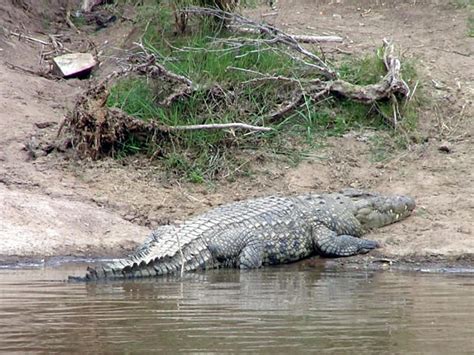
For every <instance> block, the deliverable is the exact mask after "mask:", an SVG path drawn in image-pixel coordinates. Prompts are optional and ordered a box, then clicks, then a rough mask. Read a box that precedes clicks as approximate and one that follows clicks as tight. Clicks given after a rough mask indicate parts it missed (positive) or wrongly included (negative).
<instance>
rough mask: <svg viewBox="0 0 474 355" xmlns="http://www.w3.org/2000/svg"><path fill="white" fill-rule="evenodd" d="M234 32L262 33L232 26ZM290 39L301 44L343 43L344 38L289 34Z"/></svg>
mask: <svg viewBox="0 0 474 355" xmlns="http://www.w3.org/2000/svg"><path fill="white" fill-rule="evenodd" d="M231 28H232V29H233V30H234V31H237V32H242V33H250V34H261V31H259V30H257V29H255V28H248V27H241V26H235V25H234V26H231ZM288 36H289V37H291V38H293V39H294V40H295V41H297V42H300V43H341V42H342V41H343V38H342V37H339V36H314V35H292V34H288Z"/></svg>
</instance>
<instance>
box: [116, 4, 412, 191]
mask: <svg viewBox="0 0 474 355" xmlns="http://www.w3.org/2000/svg"><path fill="white" fill-rule="evenodd" d="M139 13H140V16H139V18H140V21H141V22H142V23H144V24H146V26H145V25H144V28H146V30H145V32H144V34H143V42H144V44H145V46H146V47H147V48H148V50H149V51H150V52H152V53H154V54H155V55H156V57H157V58H159V62H160V63H161V64H163V65H164V66H165V67H166V68H167V69H169V70H170V71H172V72H174V73H177V74H180V75H184V76H186V77H188V78H189V79H191V80H192V81H193V83H194V85H195V87H198V88H200V89H201V90H197V91H196V92H195V93H194V94H192V95H191V97H187V98H186V99H184V100H177V101H175V102H173V103H172V104H171V105H170V107H164V106H163V105H161V104H160V102H162V100H163V99H165V98H166V97H168V96H169V95H170V94H171V93H173V89H174V88H173V86H172V85H170V84H169V83H168V82H166V81H164V80H153V81H151V80H145V79H144V78H140V77H135V78H127V79H123V80H121V81H119V82H117V83H116V84H115V85H114V86H113V87H112V88H111V90H110V95H109V98H108V102H107V103H108V106H109V107H118V108H121V109H122V110H124V111H125V112H127V113H128V114H131V115H133V116H135V117H138V118H140V119H143V120H145V121H149V120H154V121H156V122H158V123H161V124H165V125H170V126H174V125H192V124H202V123H226V122H244V123H249V124H255V125H259V124H261V123H262V121H261V120H262V117H264V116H266V115H267V114H269V113H270V112H273V111H274V110H275V109H276V108H277V107H279V106H281V105H284V104H285V103H287V102H288V101H289V100H290V99H291V97H292V95H293V92H294V90H295V86H294V84H288V83H284V82H281V81H267V82H257V83H255V82H254V83H245V81H247V80H249V79H252V78H255V77H256V76H255V75H251V74H249V73H246V72H242V71H238V70H229V67H238V68H244V69H246V70H252V71H257V72H260V73H267V74H270V75H283V76H291V77H300V78H310V77H311V78H314V74H313V73H308V70H307V69H306V68H305V67H302V66H301V65H300V64H299V63H296V62H295V61H294V60H292V59H291V58H289V57H288V56H286V55H285V54H284V53H282V52H279V51H274V50H269V49H267V48H259V49H260V50H259V51H257V50H256V49H257V48H255V47H254V46H252V45H245V46H240V47H238V48H234V47H231V46H229V45H228V44H224V43H222V41H221V42H219V41H218V40H219V39H226V38H228V37H229V33H227V32H226V31H225V30H224V29H222V28H219V27H218V26H216V25H215V23H212V21H209V20H208V21H204V22H202V21H201V22H192V21H190V22H189V23H188V29H187V31H186V32H185V33H183V34H176V33H174V32H175V29H174V26H173V17H172V16H171V12H170V9H169V8H168V7H160V6H156V5H153V6H151V5H148V6H143V7H139ZM262 49H263V50H262ZM336 69H337V71H338V73H339V75H340V77H341V78H342V79H344V80H347V81H349V82H351V83H354V84H359V85H366V84H372V83H376V82H378V81H379V80H380V79H381V77H383V76H384V75H385V68H384V65H383V62H382V60H381V53H380V50H378V51H377V52H376V53H374V54H372V55H369V56H366V57H364V58H353V57H347V58H346V59H345V60H342V61H341V62H339V63H337V64H336ZM402 75H403V77H404V79H405V80H406V81H407V83H408V84H409V85H410V86H411V87H413V86H414V85H415V83H416V82H417V80H418V78H417V77H416V70H415V67H414V65H413V63H412V62H406V61H402ZM211 88H214V89H213V90H210V89H211ZM221 89H222V90H221ZM420 90H421V85H418V89H417V94H416V95H415V96H414V97H413V98H412V99H411V100H410V102H409V103H408V104H406V105H402V106H403V107H401V108H400V110H401V111H402V113H403V116H404V119H403V124H404V127H405V128H406V129H413V128H414V127H415V126H416V113H417V110H418V107H419V106H420V104H421V101H420V100H419V99H418V98H419V97H420V95H419V93H420ZM380 112H382V113H384V114H385V115H388V116H390V115H391V114H392V106H391V104H390V103H389V102H386V103H384V102H382V103H378V104H377V105H364V104H361V103H357V102H353V101H349V100H344V99H338V98H334V97H330V98H326V99H324V100H321V101H320V102H317V103H315V102H312V101H311V100H310V99H309V98H308V99H306V100H305V103H304V105H302V106H301V107H300V108H299V109H298V110H297V111H296V112H294V113H293V114H292V115H290V116H289V117H286V118H285V119H284V120H283V121H282V122H278V123H277V124H275V125H274V128H275V131H273V132H270V133H265V134H261V133H259V134H246V132H234V134H229V133H228V132H224V131H221V130H218V131H206V130H199V131H187V132H184V131H179V132H173V133H170V134H169V137H166V139H163V140H161V141H159V142H156V140H155V141H151V140H143V139H137V138H136V137H127V138H126V139H125V140H124V142H122V146H121V147H120V152H119V154H118V155H119V156H120V157H124V156H127V155H130V154H135V153H144V154H147V155H153V156H154V157H159V158H160V159H161V160H162V162H163V164H164V167H165V169H166V171H168V172H169V173H171V174H174V175H176V176H181V177H184V178H186V179H187V180H189V181H192V182H195V183H203V182H205V181H208V180H213V179H215V178H217V177H223V176H226V177H231V178H234V177H235V175H236V174H240V173H241V174H248V171H247V170H245V169H244V170H242V171H241V170H239V169H237V167H239V166H241V165H242V163H243V162H242V159H240V158H238V156H239V154H238V153H237V152H238V150H239V149H240V148H243V147H246V148H250V149H262V150H267V151H269V152H273V153H279V152H283V154H286V155H288V156H290V155H291V156H292V158H291V159H292V160H294V161H298V160H299V158H295V157H296V156H298V154H302V152H304V151H307V150H308V149H309V148H314V147H315V146H316V145H317V144H319V143H315V142H317V139H315V138H320V137H327V136H339V135H342V134H344V133H345V132H347V131H349V130H354V129H356V130H357V129H365V128H370V129H373V130H386V129H387V128H388V126H387V123H386V121H385V119H384V117H383V115H382V114H381V113H380ZM157 151H159V154H156V152H157Z"/></svg>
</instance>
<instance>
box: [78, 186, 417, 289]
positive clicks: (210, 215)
mask: <svg viewBox="0 0 474 355" xmlns="http://www.w3.org/2000/svg"><path fill="white" fill-rule="evenodd" d="M414 208H415V201H414V200H413V199H412V198H410V197H408V196H384V195H381V194H378V193H372V192H366V191H361V190H355V189H346V190H343V191H341V192H338V193H325V194H312V193H310V194H306V195H301V196H288V197H282V196H270V197H262V198H256V199H252V200H246V201H239V202H235V203H231V204H227V205H223V206H220V207H217V208H215V209H212V210H210V211H208V212H206V213H204V214H201V215H199V216H196V217H194V218H191V219H190V220H188V221H186V222H183V223H181V224H178V225H164V226H161V227H158V228H157V229H156V230H154V231H153V232H152V233H151V235H150V236H149V237H148V238H147V239H146V240H145V242H144V243H143V244H142V245H141V246H140V247H139V248H138V249H137V250H136V251H135V252H134V253H133V254H132V255H130V256H128V257H125V258H121V259H114V260H111V261H109V262H105V263H102V264H101V265H99V266H98V267H96V268H92V267H88V269H87V273H86V275H85V277H81V278H77V277H71V279H73V280H74V279H81V280H85V281H89V280H98V279H117V278H119V279H121V278H141V277H152V276H160V275H168V274H179V273H180V272H181V274H182V273H183V272H187V271H196V270H204V269H213V268H221V267H227V268H231V267H232V268H240V269H254V268H259V267H261V266H263V265H275V264H284V263H290V262H294V261H298V260H301V259H304V258H307V257H310V256H313V255H318V254H319V255H322V256H329V257H339V256H351V255H356V254H362V253H367V252H368V251H370V250H371V249H375V248H378V247H379V246H380V245H379V243H377V242H376V241H372V240H368V239H361V237H362V235H363V234H364V233H366V232H367V231H369V230H371V229H373V228H378V227H382V226H385V225H387V224H391V223H394V222H397V221H400V220H402V219H404V218H405V217H407V216H409V215H410V214H411V212H412V211H413V209H414Z"/></svg>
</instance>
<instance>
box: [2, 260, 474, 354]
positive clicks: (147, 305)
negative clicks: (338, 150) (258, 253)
mask: <svg viewBox="0 0 474 355" xmlns="http://www.w3.org/2000/svg"><path fill="white" fill-rule="evenodd" d="M79 267H80V268H81V269H83V268H84V266H83V265H80V266H79ZM77 268H78V266H77V265H65V266H64V265H63V266H61V267H59V268H58V267H54V268H53V267H41V268H33V269H2V270H0V351H4V352H8V353H11V352H14V351H17V352H20V353H24V352H26V351H28V352H52V351H57V352H82V353H84V352H94V353H113V352H120V353H123V352H131V353H137V352H145V351H160V352H167V353H173V352H177V351H183V352H215V353H222V352H226V351H228V352H242V351H245V352H251V351H254V352H266V353H268V352H275V353H282V352H291V351H293V352H298V353H299V352H304V351H309V352H315V351H322V352H326V353H338V354H340V353H356V352H357V353H377V354H380V353H392V354H393V353H395V354H406V353H425V354H427V353H430V354H432V353H433V354H434V353H438V354H442V353H448V352H449V353H470V352H471V351H472V350H473V349H474V307H473V306H474V278H473V277H472V276H471V275H467V274H466V275H463V274H456V275H446V274H426V273H401V272H390V271H385V272H380V271H378V272H377V271H336V270H330V269H327V268H325V267H324V265H323V264H321V265H319V264H316V265H314V264H310V263H299V264H293V265H287V266H283V267H276V268H266V269H262V270H257V271H250V272H242V273H241V272H238V271H233V270H231V271H223V270H219V271H212V272H206V273H199V274H191V275H188V276H185V277H184V279H182V280H180V279H173V278H171V279H170V278H168V279H165V278H162V279H153V280H143V281H134V282H132V281H126V282H108V283H96V284H82V283H67V282H64V281H63V280H64V279H65V277H66V275H67V274H69V273H72V272H74V273H75V274H78V270H77Z"/></svg>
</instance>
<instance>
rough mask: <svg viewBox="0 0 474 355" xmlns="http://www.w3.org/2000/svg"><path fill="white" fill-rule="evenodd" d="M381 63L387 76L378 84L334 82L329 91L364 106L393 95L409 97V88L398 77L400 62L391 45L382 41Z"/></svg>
mask: <svg viewBox="0 0 474 355" xmlns="http://www.w3.org/2000/svg"><path fill="white" fill-rule="evenodd" d="M383 61H384V64H385V67H386V69H387V74H386V75H385V77H384V78H383V79H382V80H381V81H380V82H378V83H376V84H372V85H355V84H351V83H348V82H347V81H344V80H335V81H333V82H332V83H331V85H330V88H329V90H330V91H331V92H332V93H335V94H338V95H341V96H343V97H346V98H348V99H351V100H354V101H358V102H362V103H365V104H371V103H374V102H376V101H379V100H382V99H390V98H391V97H392V95H394V94H399V95H401V96H402V97H409V95H410V88H409V87H408V85H407V83H405V81H403V79H402V78H401V76H400V67H401V64H400V60H399V59H398V58H397V57H396V56H395V55H394V47H393V44H391V43H390V42H388V41H386V40H384V55H383Z"/></svg>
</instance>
